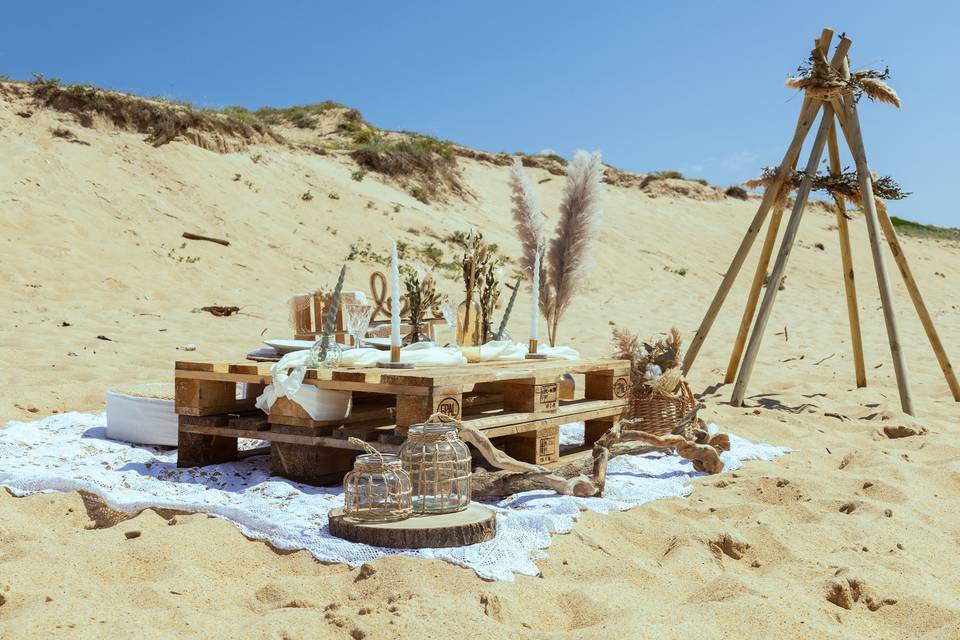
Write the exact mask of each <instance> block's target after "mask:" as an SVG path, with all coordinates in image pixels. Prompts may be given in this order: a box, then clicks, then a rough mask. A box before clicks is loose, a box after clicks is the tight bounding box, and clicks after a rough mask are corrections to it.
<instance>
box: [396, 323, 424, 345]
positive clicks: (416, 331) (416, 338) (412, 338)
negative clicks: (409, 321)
mask: <svg viewBox="0 0 960 640" xmlns="http://www.w3.org/2000/svg"><path fill="white" fill-rule="evenodd" d="M420 331H421V326H420V325H419V324H415V325H413V326H412V327H411V328H410V333H408V334H407V335H405V336H403V340H401V341H400V344H401V345H402V346H404V347H405V346H407V345H409V344H414V343H416V342H422V341H423V334H422V333H420Z"/></svg>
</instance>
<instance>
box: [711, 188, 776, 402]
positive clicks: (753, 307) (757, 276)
mask: <svg viewBox="0 0 960 640" xmlns="http://www.w3.org/2000/svg"><path fill="white" fill-rule="evenodd" d="M782 218H783V207H781V206H777V207H776V208H775V209H774V210H773V215H772V216H770V226H769V227H767V235H766V237H765V238H764V239H763V248H762V249H761V250H760V259H759V261H758V262H757V269H756V271H754V272H753V282H752V283H751V284H750V294H749V295H748V296H747V304H746V306H745V307H744V308H743V315H742V316H741V317H740V328H739V329H738V330H737V339H736V340H734V342H733V350H732V351H731V352H730V361H729V362H728V363H727V374H726V376H724V378H723V383H724V384H730V383H731V382H733V380H734V378H735V377H736V375H737V367H739V366H740V357H741V356H742V355H743V347H744V345H745V344H746V343H747V335H748V334H749V333H750V323H751V322H753V314H754V313H756V311H757V302H759V301H760V292H761V291H762V290H763V281H764V280H765V279H766V277H767V267H768V266H769V264H770V256H771V255H773V245H774V244H776V242H777V233H778V232H779V230H780V220H781V219H782Z"/></svg>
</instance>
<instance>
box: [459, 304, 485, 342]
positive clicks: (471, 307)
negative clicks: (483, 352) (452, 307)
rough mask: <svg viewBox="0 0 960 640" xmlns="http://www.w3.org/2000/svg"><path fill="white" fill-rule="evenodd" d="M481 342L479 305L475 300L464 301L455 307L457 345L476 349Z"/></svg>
mask: <svg viewBox="0 0 960 640" xmlns="http://www.w3.org/2000/svg"><path fill="white" fill-rule="evenodd" d="M482 341H483V331H482V329H481V327H480V304H479V303H477V302H476V301H475V300H470V301H469V302H468V301H466V300H464V301H463V302H461V303H460V306H458V307H457V345H458V346H461V347H476V346H479V345H480V344H481V342H482Z"/></svg>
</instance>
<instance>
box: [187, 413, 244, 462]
mask: <svg viewBox="0 0 960 640" xmlns="http://www.w3.org/2000/svg"><path fill="white" fill-rule="evenodd" d="M227 420H228V418H227V416H211V417H207V416H202V417H199V418H197V417H193V416H180V431H179V433H178V434H177V466H178V467H205V466H207V465H210V464H222V463H224V462H233V461H234V460H236V459H237V439H236V438H231V437H229V436H220V435H213V434H202V433H190V432H187V431H184V430H183V426H184V425H185V424H190V423H191V422H192V423H195V424H196V423H199V424H198V426H213V427H218V426H226V425H227V424H228V423H227Z"/></svg>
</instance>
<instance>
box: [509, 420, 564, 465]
mask: <svg viewBox="0 0 960 640" xmlns="http://www.w3.org/2000/svg"><path fill="white" fill-rule="evenodd" d="M493 444H495V445H496V446H497V447H498V448H500V449H502V450H503V452H504V453H506V454H507V455H508V456H510V457H511V458H516V459H517V460H522V461H524V462H530V463H533V464H549V463H551V462H556V461H557V460H559V459H560V425H554V426H552V427H544V428H543V429H537V430H536V431H525V432H523V433H518V434H517V435H515V436H504V437H501V438H497V439H496V440H494V441H493Z"/></svg>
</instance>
